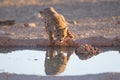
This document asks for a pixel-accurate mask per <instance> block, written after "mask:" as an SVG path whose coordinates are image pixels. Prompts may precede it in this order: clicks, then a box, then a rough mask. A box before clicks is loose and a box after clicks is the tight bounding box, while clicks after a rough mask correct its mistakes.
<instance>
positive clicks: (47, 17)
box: [39, 7, 74, 45]
mask: <svg viewBox="0 0 120 80" xmlns="http://www.w3.org/2000/svg"><path fill="white" fill-rule="evenodd" d="M39 13H40V14H41V16H42V17H43V18H44V21H45V29H46V32H47V34H48V36H49V40H50V44H51V45H55V42H56V41H58V42H59V43H61V42H63V41H64V39H65V38H66V37H69V38H74V35H73V34H72V33H71V32H70V31H69V30H68V25H67V21H66V20H65V18H64V16H63V15H61V14H59V13H58V12H57V11H56V10H55V9H54V8H53V7H49V8H45V9H44V10H43V11H39Z"/></svg>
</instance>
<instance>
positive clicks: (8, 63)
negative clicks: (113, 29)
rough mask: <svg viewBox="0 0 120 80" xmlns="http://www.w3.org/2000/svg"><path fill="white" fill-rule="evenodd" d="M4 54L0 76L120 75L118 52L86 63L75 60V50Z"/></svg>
mask: <svg viewBox="0 0 120 80" xmlns="http://www.w3.org/2000/svg"><path fill="white" fill-rule="evenodd" d="M5 50H6V49H5ZM5 50H2V51H1V52H0V73H2V72H8V73H16V74H26V75H60V76H63V75H85V74H97V73H104V72H120V68H119V67H120V63H119V61H120V53H119V51H117V50H110V51H109V50H106V51H105V52H103V53H100V54H98V55H93V56H92V57H91V58H89V59H86V60H83V58H81V57H78V56H77V55H76V54H75V53H74V50H75V49H74V48H45V49H40V50H39V49H37V50H34V49H33V50H30V49H24V50H19V49H18V50H9V49H8V50H6V51H5ZM3 51H4V53H3Z"/></svg>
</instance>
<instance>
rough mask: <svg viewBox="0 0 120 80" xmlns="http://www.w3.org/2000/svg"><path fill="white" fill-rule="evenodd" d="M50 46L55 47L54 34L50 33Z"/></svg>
mask: <svg viewBox="0 0 120 80" xmlns="http://www.w3.org/2000/svg"><path fill="white" fill-rule="evenodd" d="M49 40H50V45H55V40H54V34H53V33H52V32H49Z"/></svg>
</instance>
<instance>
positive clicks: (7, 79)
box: [0, 73, 120, 80]
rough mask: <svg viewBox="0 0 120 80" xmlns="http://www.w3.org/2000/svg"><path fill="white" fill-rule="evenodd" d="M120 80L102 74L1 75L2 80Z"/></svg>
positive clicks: (119, 77)
mask: <svg viewBox="0 0 120 80" xmlns="http://www.w3.org/2000/svg"><path fill="white" fill-rule="evenodd" d="M91 79H92V80H120V73H102V74H93V75H83V76H40V75H36V76H35V75H18V74H9V73H0V80H91Z"/></svg>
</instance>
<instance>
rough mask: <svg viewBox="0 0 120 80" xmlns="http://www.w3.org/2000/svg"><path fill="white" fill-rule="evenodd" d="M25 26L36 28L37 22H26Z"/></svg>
mask: <svg viewBox="0 0 120 80" xmlns="http://www.w3.org/2000/svg"><path fill="white" fill-rule="evenodd" d="M24 26H25V27H31V28H35V27H36V24H35V23H26V24H24Z"/></svg>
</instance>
